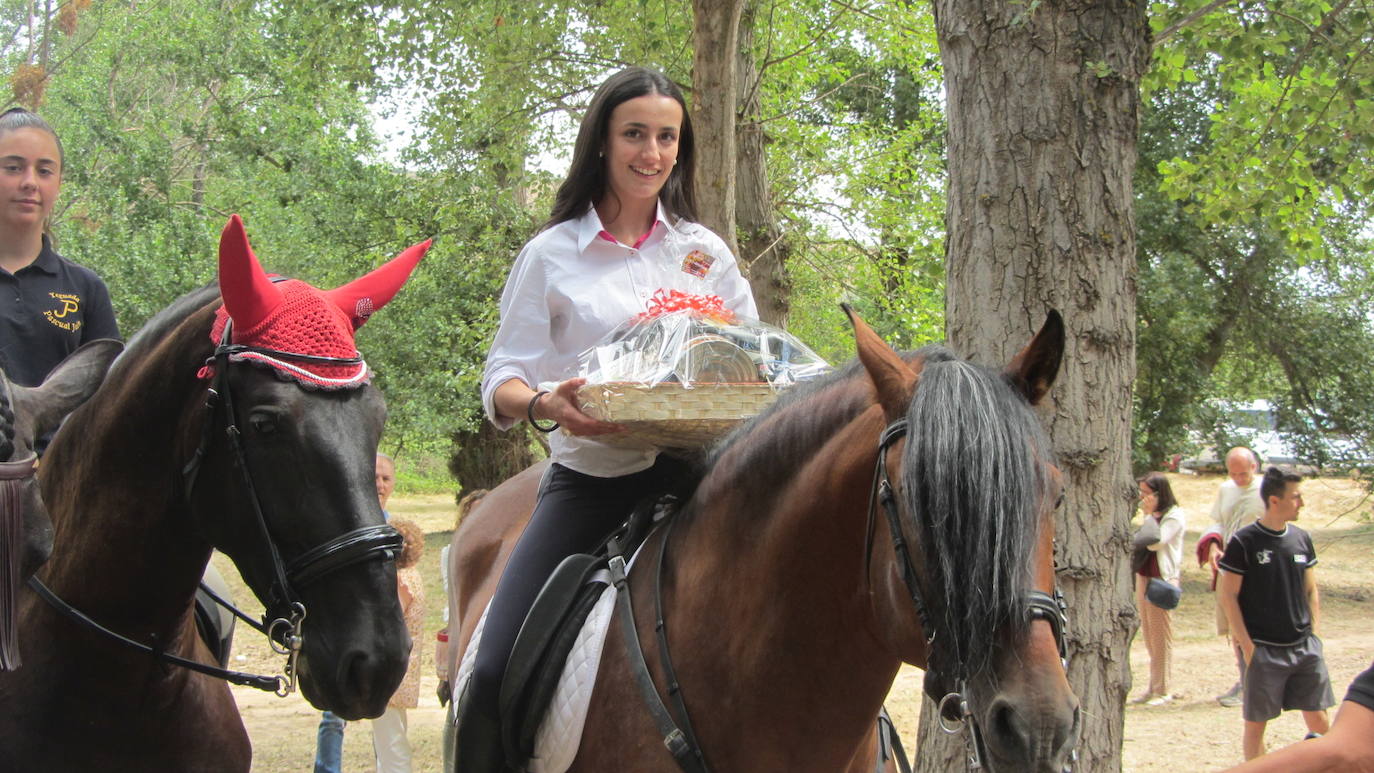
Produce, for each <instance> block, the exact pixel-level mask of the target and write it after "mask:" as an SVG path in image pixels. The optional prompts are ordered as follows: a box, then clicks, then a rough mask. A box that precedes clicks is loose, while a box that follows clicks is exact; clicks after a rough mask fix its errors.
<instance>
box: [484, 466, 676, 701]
mask: <svg viewBox="0 0 1374 773" xmlns="http://www.w3.org/2000/svg"><path fill="white" fill-rule="evenodd" d="M681 465H682V462H680V461H678V460H674V459H671V458H670V457H668V456H667V455H664V454H660V455H659V457H658V460H657V461H655V462H654V466H652V467H650V468H649V469H647V470H642V471H640V472H636V473H633V474H630V475H625V476H622V477H618V478H598V477H595V476H592V475H584V474H582V473H580V472H575V471H573V470H570V469H568V468H567V467H564V466H562V465H560V464H554V465H552V466H551V467H549V471H548V472H547V473H546V474H545V475H544V479H543V481H542V482H541V485H540V489H539V499H538V501H537V502H536V504H535V506H534V514H533V515H532V516H530V522H529V524H528V525H527V526H525V531H524V532H523V533H522V534H521V535H520V540H519V542H517V543H516V545H515V549H514V550H513V551H512V552H511V556H510V561H509V562H507V564H506V569H505V571H504V572H503V573H502V574H501V580H500V582H498V583H497V585H496V594H495V595H494V596H493V597H492V600H491V609H490V611H488V612H487V621H486V623H485V624H484V625H483V628H482V638H481V641H480V642H479V643H478V645H477V656H476V660H475V661H474V662H473V671H472V681H471V682H470V683H469V684H468V688H467V689H468V691H469V692H470V695H469V696H468V705H467V708H466V711H468V712H474V711H480V712H482V713H483V714H484V715H485V716H487V717H489V718H490V719H492V720H493V721H495V720H499V716H498V711H499V706H498V704H499V700H500V695H501V678H502V676H503V675H504V674H505V671H506V661H507V660H509V658H510V653H511V649H512V648H513V647H514V646H515V637H516V635H517V634H518V633H520V626H521V625H522V624H523V623H524V621H525V615H526V614H527V613H528V612H529V610H530V607H531V606H533V605H534V599H535V597H536V596H538V595H539V591H540V589H542V588H543V587H544V583H545V582H546V581H547V580H548V578H549V575H551V574H553V570H554V569H556V568H558V564H560V563H561V562H562V561H563V559H565V558H567V557H568V556H570V555H573V554H574V553H589V552H591V551H593V550H595V549H596V548H598V547H600V545H601V544H603V543H604V542H605V539H606V538H607V537H608V536H610V534H611V532H613V531H614V530H615V529H616V528H617V527H618V526H620V524H622V523H624V521H625V519H626V518H628V517H629V515H630V512H631V510H633V509H634V506H635V504H637V503H638V502H639V501H640V500H642V499H644V498H645V497H647V496H650V495H653V494H656V493H660V492H662V491H665V490H667V489H668V488H669V486H670V482H671V481H672V480H673V479H674V477H675V476H676V474H677V471H678V470H679V469H680V468H681Z"/></svg>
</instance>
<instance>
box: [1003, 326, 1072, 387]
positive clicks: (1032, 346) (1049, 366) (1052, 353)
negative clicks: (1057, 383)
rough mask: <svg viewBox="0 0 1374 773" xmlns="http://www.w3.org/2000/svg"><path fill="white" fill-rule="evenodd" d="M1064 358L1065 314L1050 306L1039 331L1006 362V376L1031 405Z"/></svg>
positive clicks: (1057, 370)
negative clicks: (1019, 351)
mask: <svg viewBox="0 0 1374 773" xmlns="http://www.w3.org/2000/svg"><path fill="white" fill-rule="evenodd" d="M1063 359H1064V318H1063V317H1062V316H1060V315H1059V312H1058V311H1055V310H1054V309H1050V313H1049V316H1047V317H1046V318H1045V324H1044V325H1043V326H1041V328H1040V332H1039V333H1036V334H1035V338H1032V339H1031V342H1030V343H1029V344H1027V345H1026V348H1025V349H1022V350H1021V353H1020V354H1017V355H1016V356H1015V357H1013V358H1012V360H1011V362H1010V363H1008V364H1007V371H1006V373H1007V379H1008V380H1009V381H1011V383H1012V386H1014V387H1016V388H1017V389H1018V390H1020V392H1021V394H1023V395H1025V396H1026V400H1027V401H1028V402H1030V404H1031V405H1037V404H1039V402H1040V401H1041V400H1042V399H1044V397H1045V395H1046V393H1048V392H1049V391H1050V387H1051V386H1053V385H1054V379H1055V377H1056V376H1058V375H1059V365H1060V363H1061V362H1062V361H1063Z"/></svg>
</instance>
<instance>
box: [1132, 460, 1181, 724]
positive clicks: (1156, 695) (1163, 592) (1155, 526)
mask: <svg viewBox="0 0 1374 773" xmlns="http://www.w3.org/2000/svg"><path fill="white" fill-rule="evenodd" d="M1137 484H1138V485H1139V486H1140V512H1141V514H1142V522H1141V526H1140V528H1139V529H1138V530H1137V531H1136V534H1135V539H1134V553H1133V554H1132V561H1131V564H1132V568H1133V569H1134V570H1135V601H1136V608H1137V609H1138V610H1139V611H1140V630H1141V633H1143V634H1144V636H1145V650H1146V651H1147V652H1148V653H1149V654H1150V686H1149V689H1147V690H1146V691H1145V692H1143V693H1141V694H1140V696H1139V697H1137V698H1136V699H1135V702H1136V703H1146V704H1149V705H1151V706H1161V705H1163V704H1165V703H1168V702H1169V701H1170V700H1172V699H1173V696H1172V695H1170V694H1169V669H1170V666H1171V661H1172V658H1173V646H1174V643H1173V638H1174V630H1173V624H1172V623H1171V622H1170V620H1169V610H1171V609H1173V608H1174V607H1176V606H1178V600H1179V598H1180V594H1181V590H1180V588H1181V580H1180V574H1181V571H1182V570H1181V567H1182V563H1183V529H1184V526H1185V525H1186V523H1187V517H1188V516H1187V513H1186V512H1184V510H1183V508H1182V507H1179V506H1178V500H1177V499H1176V498H1175V497H1174V490H1173V488H1171V487H1170V486H1169V479H1168V478H1166V477H1164V475H1163V473H1158V472H1152V473H1150V474H1148V475H1146V476H1145V477H1143V478H1141V479H1140V480H1138V481H1137Z"/></svg>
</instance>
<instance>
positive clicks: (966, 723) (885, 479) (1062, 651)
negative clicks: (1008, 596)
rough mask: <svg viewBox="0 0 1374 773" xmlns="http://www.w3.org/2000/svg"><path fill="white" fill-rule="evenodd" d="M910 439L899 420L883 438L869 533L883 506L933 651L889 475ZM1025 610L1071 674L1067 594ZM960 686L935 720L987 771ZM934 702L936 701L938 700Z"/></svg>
mask: <svg viewBox="0 0 1374 773" xmlns="http://www.w3.org/2000/svg"><path fill="white" fill-rule="evenodd" d="M906 433H907V420H906V419H898V420H897V421H894V422H892V423H891V424H889V425H888V426H887V428H886V429H884V430H883V434H882V435H881V436H880V437H879V438H878V463H877V465H876V466H875V468H874V470H873V489H872V491H871V493H870V494H869V498H868V524H869V526H868V533H869V535H870V538H871V535H872V533H873V522H874V516H875V510H876V505H877V503H878V502H882V505H883V511H884V512H885V513H886V514H887V525H888V530H889V531H890V532H891V534H892V549H893V553H895V554H896V557H897V562H898V564H899V565H900V566H901V569H902V581H903V582H904V583H905V584H906V588H907V593H908V594H909V595H910V596H911V602H912V604H913V605H914V606H915V607H916V616H917V618H918V619H919V620H920V622H921V630H923V631H925V633H926V646H927V647H930V646H931V645H932V644H933V643H934V642H935V637H936V633H937V631H936V629H935V627H934V626H933V625H932V624H931V620H930V613H929V611H928V608H927V606H926V603H925V598H924V597H923V596H922V595H921V588H920V584H919V582H918V581H917V579H916V567H915V565H914V564H912V562H911V553H910V551H909V550H908V548H907V543H906V537H905V536H903V534H902V525H901V517H900V515H899V514H898V508H897V497H896V494H895V492H894V490H893V486H892V480H891V478H890V477H889V476H888V474H887V452H888V449H889V448H890V447H891V446H892V445H893V444H894V443H896V442H897V440H898V439H899V438H902V437H905V436H906ZM870 547H871V543H870ZM1026 605H1027V607H1028V613H1029V615H1030V619H1031V620H1032V621H1034V620H1044V621H1046V622H1048V623H1049V624H1050V630H1051V631H1053V632H1054V641H1055V645H1056V646H1057V647H1058V648H1059V660H1060V662H1061V663H1062V664H1063V665H1064V667H1065V668H1066V669H1067V668H1068V644H1067V640H1066V636H1065V629H1066V628H1067V627H1068V604H1067V603H1066V602H1065V601H1064V594H1062V593H1061V592H1060V591H1059V587H1058V586H1057V585H1056V586H1055V588H1054V593H1053V595H1051V594H1049V593H1045V592H1044V591H1040V590H1036V589H1034V588H1032V589H1031V590H1029V591H1028V592H1027V593H1026ZM956 685H957V688H958V689H957V690H956V691H955V692H951V693H949V694H947V695H945V696H944V697H942V698H940V699H939V707H938V708H939V710H938V712H937V714H936V718H937V720H938V721H939V723H940V729H941V730H944V731H945V732H946V733H949V734H951V735H953V734H956V733H960V732H963V731H965V730H967V731H968V732H967V733H966V734H965V735H964V749H965V751H966V752H967V755H968V756H967V762H968V769H969V770H982V769H983V748H984V747H983V734H982V731H981V730H980V729H979V727H978V721H977V718H976V717H975V716H974V714H973V710H972V709H971V708H970V707H969V704H968V698H967V697H966V693H967V692H968V683H967V680H966V679H965V678H963V677H961V678H959V679H958V680H956ZM931 697H932V698H934V696H931ZM946 709H952V710H953V713H957V714H958V717H959V719H958V721H957V722H955V723H954V724H952V725H951V724H947V723H946V722H945V710H946Z"/></svg>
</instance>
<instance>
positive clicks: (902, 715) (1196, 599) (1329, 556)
mask: <svg viewBox="0 0 1374 773" xmlns="http://www.w3.org/2000/svg"><path fill="white" fill-rule="evenodd" d="M1171 480H1172V482H1173V486H1174V491H1175V493H1176V494H1177V495H1178V498H1179V500H1180V502H1181V503H1182V505H1183V506H1184V507H1185V508H1186V509H1187V510H1188V513H1189V519H1188V527H1189V529H1188V531H1189V534H1188V538H1187V545H1188V550H1189V551H1191V546H1192V543H1193V542H1195V540H1196V537H1197V534H1198V533H1199V532H1200V531H1201V530H1202V529H1203V528H1205V527H1206V526H1207V521H1208V516H1209V514H1210V511H1211V504H1212V499H1213V497H1214V495H1215V492H1216V488H1217V486H1218V485H1219V484H1220V482H1221V480H1222V478H1220V477H1217V476H1192V475H1174V476H1171ZM1304 494H1305V498H1306V501H1307V508H1306V509H1305V510H1304V511H1303V518H1302V521H1301V524H1302V526H1303V527H1304V528H1306V529H1307V530H1308V531H1310V532H1312V534H1313V537H1314V540H1315V542H1316V546H1317V552H1318V556H1319V559H1320V562H1321V563H1320V565H1319V568H1318V572H1319V575H1318V576H1319V578H1320V582H1321V587H1322V593H1323V612H1324V615H1323V633H1324V639H1325V642H1326V654H1327V659H1328V665H1329V668H1330V670H1331V678H1332V682H1333V684H1334V686H1335V689H1336V693H1337V696H1336V697H1337V700H1339V699H1340V698H1341V697H1342V696H1343V695H1344V693H1345V688H1346V685H1348V684H1349V682H1350V680H1351V679H1352V678H1353V677H1354V676H1355V674H1357V673H1359V672H1360V671H1361V670H1363V669H1364V668H1365V667H1366V666H1368V665H1369V662H1370V659H1371V658H1374V625H1371V621H1374V614H1371V613H1374V573H1372V572H1371V566H1374V525H1371V524H1370V516H1369V513H1370V511H1371V503H1370V502H1369V501H1368V500H1366V499H1365V498H1364V495H1363V492H1362V490H1361V489H1360V488H1359V486H1358V485H1357V484H1355V483H1352V482H1351V481H1347V480H1343V479H1331V478H1328V479H1316V480H1311V481H1308V482H1307V483H1305V484H1304ZM391 509H392V512H393V513H394V514H395V515H397V516H401V517H406V518H411V519H413V520H416V521H418V522H419V523H420V524H421V526H423V527H424V529H425V531H426V533H427V534H428V535H429V536H428V539H427V540H426V545H427V552H426V554H425V556H424V558H423V560H422V567H423V570H422V571H423V573H424V575H425V580H426V586H427V597H428V599H429V615H428V616H429V621H430V622H429V626H428V630H429V631H430V632H431V633H430V634H429V635H428V636H427V637H426V639H425V640H424V641H423V642H422V645H423V648H424V653H423V657H424V661H423V663H422V666H421V667H422V669H423V670H422V674H423V683H422V686H421V690H420V708H419V709H414V710H412V711H411V712H410V737H411V741H412V743H413V744H414V745H415V747H416V766H415V770H416V771H424V772H428V771H439V769H440V762H439V759H440V755H439V734H440V730H441V725H442V722H443V709H441V708H440V707H439V704H438V701H437V699H436V698H435V697H434V687H435V685H436V683H437V679H436V677H435V676H434V663H433V658H434V639H433V633H432V632H433V631H436V630H437V629H438V628H439V625H440V623H439V619H440V611H439V609H440V607H441V605H442V603H443V601H442V598H443V597H442V591H441V590H440V585H439V569H438V554H439V548H440V547H441V546H442V545H445V544H447V543H448V538H449V534H450V530H451V529H452V528H453V522H452V519H453V515H454V510H455V508H454V505H453V501H452V499H451V498H449V497H446V496H429V497H397V498H395V499H393V500H392V508H391ZM1123 558H1124V557H1123ZM215 560H216V561H217V562H218V565H219V566H220V568H221V569H222V570H223V571H224V573H225V576H226V577H230V579H231V582H233V583H235V585H236V598H238V599H239V600H240V601H243V600H245V599H248V598H249V594H248V593H247V591H246V590H244V589H243V588H242V586H241V585H238V576H237V573H236V572H235V571H234V568H233V566H232V564H230V563H229V562H228V561H227V560H226V559H224V557H223V556H216V558H215ZM1191 563H1192V562H1191V561H1189V562H1188V564H1189V565H1188V566H1187V568H1186V570H1185V574H1184V587H1185V594H1184V598H1183V602H1182V603H1181V604H1180V606H1179V608H1178V610H1176V611H1175V613H1174V635H1175V643H1174V668H1173V681H1172V688H1171V689H1172V690H1173V691H1174V692H1175V693H1179V694H1180V698H1179V699H1178V700H1175V701H1174V702H1173V703H1171V704H1168V705H1165V706H1160V707H1145V706H1134V705H1132V706H1128V707H1127V709H1126V727H1125V746H1124V750H1123V760H1124V763H1123V770H1125V771H1127V773H1164V772H1165V771H1168V773H1191V772H1192V771H1213V770H1218V769H1221V768H1224V767H1227V766H1229V765H1231V764H1234V763H1235V762H1238V761H1239V760H1240V757H1241V753H1240V730H1241V719H1240V709H1237V708H1231V709H1228V708H1223V707H1221V706H1219V705H1217V703H1216V701H1215V700H1213V696H1215V695H1216V694H1217V693H1220V692H1222V691H1224V690H1225V689H1227V688H1228V687H1229V686H1230V685H1231V683H1232V682H1234V681H1235V665H1234V662H1233V661H1232V659H1231V656H1230V654H1229V653H1228V648H1227V646H1226V644H1225V643H1224V641H1223V640H1222V639H1220V638H1219V637H1217V636H1216V635H1215V634H1214V633H1213V631H1214V630H1215V629H1214V627H1213V625H1214V624H1213V622H1212V596H1211V594H1210V593H1208V592H1207V587H1206V575H1205V574H1204V573H1203V571H1202V570H1201V569H1198V568H1197V567H1196V566H1193V565H1191ZM246 606H252V605H251V604H248V605H246ZM258 611H260V609H259V610H258ZM245 630H246V629H240V634H239V636H238V639H237V641H236V642H235V653H236V659H237V663H236V667H238V668H246V669H267V670H270V669H273V668H280V662H279V661H278V660H276V659H274V658H271V657H269V656H268V655H267V648H266V646H265V645H264V644H263V643H262V642H261V641H259V640H257V639H255V638H250V637H249V636H248V633H245V632H244V631H245ZM1130 657H1131V673H1132V677H1133V679H1134V681H1135V683H1136V684H1137V685H1141V684H1144V683H1145V679H1146V674H1147V669H1148V661H1147V659H1146V655H1145V650H1144V644H1143V642H1141V641H1139V640H1137V641H1136V642H1135V643H1134V644H1133V645H1132V647H1131V653H1130ZM233 689H234V693H235V697H236V699H237V700H238V703H239V706H240V708H241V709H242V712H243V717H244V722H245V723H246V724H247V726H248V731H249V734H250V735H251V737H252V739H253V746H254V758H255V760H256V762H255V764H254V770H256V771H262V772H263V773H277V772H278V771H281V772H283V773H284V772H285V771H306V770H310V768H311V764H312V760H313V759H314V753H315V727H316V724H317V722H318V718H319V714H318V712H317V711H315V710H314V709H313V708H311V707H310V706H309V705H308V704H307V703H306V702H305V700H304V699H302V698H301V697H300V696H299V695H295V696H291V697H288V698H285V699H279V698H276V697H274V696H271V695H265V694H262V693H258V692H256V691H253V690H250V689H247V688H239V687H235V688H233ZM920 689H921V679H920V672H919V671H917V670H915V669H912V668H905V669H903V670H902V672H901V673H900V674H899V675H898V678H897V681H896V683H895V684H894V685H893V690H892V693H891V696H890V697H889V708H890V709H891V711H892V713H893V716H894V717H895V719H896V721H897V724H898V728H899V729H900V730H901V732H902V736H903V738H904V739H906V740H907V742H908V744H913V743H914V742H915V738H916V725H917V722H918V721H919V712H920ZM1136 692H1139V688H1136V689H1134V690H1133V692H1132V694H1135V693H1136ZM1304 732H1305V730H1304V728H1303V726H1302V721H1301V719H1300V718H1299V717H1298V716H1297V715H1295V714H1286V715H1284V716H1283V717H1281V718H1280V719H1278V720H1276V721H1275V722H1273V723H1271V724H1270V730H1269V740H1270V744H1271V745H1274V746H1277V745H1283V744H1287V743H1290V742H1293V741H1296V740H1298V739H1300V738H1301V737H1302V736H1303V733H1304ZM371 741H372V733H371V728H370V726H369V723H367V722H354V723H350V724H349V726H348V729H347V732H346V733H345V742H344V758H345V759H344V761H345V770H349V771H368V770H372V746H371Z"/></svg>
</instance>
